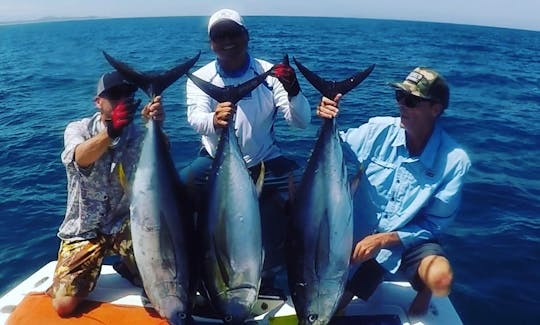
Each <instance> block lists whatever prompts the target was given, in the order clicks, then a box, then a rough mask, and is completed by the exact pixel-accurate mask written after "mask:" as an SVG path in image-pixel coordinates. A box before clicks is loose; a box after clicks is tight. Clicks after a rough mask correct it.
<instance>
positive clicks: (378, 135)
mask: <svg viewBox="0 0 540 325" xmlns="http://www.w3.org/2000/svg"><path fill="white" fill-rule="evenodd" d="M341 136H342V139H343V140H344V142H345V144H346V145H345V147H348V148H350V149H351V150H352V152H353V153H354V155H355V156H356V157H357V160H358V162H359V163H360V164H361V166H362V168H363V174H362V178H361V180H360V184H359V187H358V189H357V191H356V193H355V196H354V215H355V225H354V228H355V229H354V236H355V242H357V241H359V240H361V239H362V238H364V237H365V236H367V235H369V234H373V233H377V232H392V231H397V234H398V236H399V238H400V240H401V244H402V245H398V246H395V247H391V248H388V249H382V250H381V252H380V253H379V254H378V255H377V257H376V259H377V261H378V262H379V263H380V264H381V265H382V266H383V267H384V268H385V269H387V270H389V271H390V272H392V273H394V272H396V271H397V269H398V268H399V266H400V263H401V255H402V253H403V251H404V249H407V248H410V247H413V246H415V245H417V244H419V243H421V242H423V241H426V240H431V239H434V238H437V236H438V234H439V233H440V232H441V230H443V229H444V228H445V226H446V225H447V224H448V223H449V222H451V221H452V220H453V218H454V217H455V216H456V214H457V212H458V209H459V206H460V202H461V189H462V186H463V178H464V176H465V174H466V173H467V171H468V170H469V168H470V160H469V157H468V156H467V153H466V152H465V151H464V150H463V149H462V148H461V147H459V145H458V144H457V143H456V142H455V141H454V140H453V139H452V138H451V137H450V136H449V135H448V134H447V133H446V132H445V131H444V130H443V129H442V127H441V126H440V125H439V124H438V123H436V124H435V127H434V130H433V133H432V135H431V137H430V139H429V140H428V143H427V145H426V147H425V148H424V151H423V152H422V154H421V155H420V156H416V157H415V156H411V155H410V154H409V152H408V150H407V147H406V141H405V130H404V129H403V128H402V127H400V118H395V117H375V118H372V119H370V120H369V122H368V123H366V124H364V125H362V126H360V127H359V128H355V129H349V130H347V131H346V132H343V133H342V134H341ZM347 145H348V146H347Z"/></svg>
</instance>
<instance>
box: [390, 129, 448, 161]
mask: <svg viewBox="0 0 540 325" xmlns="http://www.w3.org/2000/svg"><path fill="white" fill-rule="evenodd" d="M441 132H442V129H441V126H440V124H439V123H438V122H435V125H434V126H433V132H432V133H431V136H430V137H429V139H428V142H427V144H426V147H425V148H424V151H422V154H421V155H420V158H419V159H420V162H421V163H422V164H423V165H424V166H426V167H427V168H430V169H431V168H433V164H434V163H435V158H436V155H437V150H438V149H439V146H440V143H441ZM405 139H406V138H405V129H404V128H402V127H400V128H399V132H398V134H397V136H396V137H395V139H394V141H393V142H392V146H394V147H401V146H403V148H405V147H406V141H405Z"/></svg>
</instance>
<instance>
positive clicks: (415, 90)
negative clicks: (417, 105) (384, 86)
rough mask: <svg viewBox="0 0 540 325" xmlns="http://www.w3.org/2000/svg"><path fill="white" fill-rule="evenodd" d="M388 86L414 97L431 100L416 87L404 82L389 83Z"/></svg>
mask: <svg viewBox="0 0 540 325" xmlns="http://www.w3.org/2000/svg"><path fill="white" fill-rule="evenodd" d="M388 85H389V86H390V87H392V88H394V89H396V90H403V91H405V92H407V93H409V94H411V95H414V96H417V97H420V98H425V99H430V98H428V97H426V96H424V95H422V93H421V92H420V91H419V90H418V87H416V85H412V84H407V83H404V82H389V83H388Z"/></svg>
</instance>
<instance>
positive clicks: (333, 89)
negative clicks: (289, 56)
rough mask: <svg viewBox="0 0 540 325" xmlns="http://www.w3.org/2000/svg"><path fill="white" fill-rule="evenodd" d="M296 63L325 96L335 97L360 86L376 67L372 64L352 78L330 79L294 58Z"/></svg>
mask: <svg viewBox="0 0 540 325" xmlns="http://www.w3.org/2000/svg"><path fill="white" fill-rule="evenodd" d="M293 60H294V63H296V66H297V67H298V70H300V72H301V73H302V75H304V77H305V78H306V79H307V80H308V81H309V83H310V84H312V85H313V87H315V88H316V89H317V90H318V91H319V92H320V93H321V94H322V95H323V96H325V97H327V98H330V99H334V97H336V95H337V94H342V95H345V94H346V93H348V92H349V91H351V90H352V89H354V88H355V87H356V86H358V85H359V84H360V83H361V82H362V81H364V79H366V78H367V76H369V74H370V73H371V71H373V69H374V68H375V65H374V64H372V65H370V66H369V67H368V68H367V69H365V70H364V71H360V72H358V73H356V74H354V75H353V76H351V77H350V78H347V79H345V80H342V81H328V80H325V79H323V78H321V77H319V76H318V75H317V74H315V73H314V72H312V71H310V70H309V69H308V68H306V67H305V66H304V65H303V64H301V63H300V62H299V61H298V60H296V58H293Z"/></svg>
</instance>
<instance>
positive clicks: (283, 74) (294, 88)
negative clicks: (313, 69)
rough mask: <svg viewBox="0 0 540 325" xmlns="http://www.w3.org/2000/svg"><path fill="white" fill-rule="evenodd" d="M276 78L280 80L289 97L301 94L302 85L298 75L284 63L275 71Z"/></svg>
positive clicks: (276, 67) (275, 67)
mask: <svg viewBox="0 0 540 325" xmlns="http://www.w3.org/2000/svg"><path fill="white" fill-rule="evenodd" d="M273 75H274V77H276V78H278V79H279V81H280V82H281V84H282V85H283V88H285V90H286V91H287V93H288V94H289V97H294V96H296V95H298V93H299V92H300V84H299V83H298V79H296V73H294V70H293V68H291V66H290V65H286V64H283V63H279V64H276V65H275V66H274V71H273Z"/></svg>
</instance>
